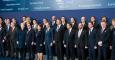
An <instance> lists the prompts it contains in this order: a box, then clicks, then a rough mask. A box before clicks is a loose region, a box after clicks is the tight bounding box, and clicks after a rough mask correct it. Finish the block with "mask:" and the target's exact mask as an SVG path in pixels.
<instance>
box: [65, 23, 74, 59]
mask: <svg viewBox="0 0 115 60" xmlns="http://www.w3.org/2000/svg"><path fill="white" fill-rule="evenodd" d="M67 29H68V30H66V31H65V34H64V47H65V48H66V54H67V60H70V59H71V60H75V54H74V45H75V43H74V42H75V31H74V30H73V29H72V24H70V23H67Z"/></svg>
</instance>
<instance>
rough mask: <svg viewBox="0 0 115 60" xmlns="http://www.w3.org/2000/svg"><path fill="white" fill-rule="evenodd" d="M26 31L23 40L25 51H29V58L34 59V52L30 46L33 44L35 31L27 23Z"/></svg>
mask: <svg viewBox="0 0 115 60" xmlns="http://www.w3.org/2000/svg"><path fill="white" fill-rule="evenodd" d="M27 28H28V30H27V33H26V40H25V46H26V52H28V53H29V59H30V60H33V59H34V52H33V48H32V46H33V45H34V39H35V32H34V30H32V27H31V25H30V24H29V23H28V24H27Z"/></svg>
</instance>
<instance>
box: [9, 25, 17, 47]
mask: <svg viewBox="0 0 115 60" xmlns="http://www.w3.org/2000/svg"><path fill="white" fill-rule="evenodd" d="M9 34H10V35H9V36H10V37H9V38H10V45H11V46H12V47H14V48H16V47H17V43H16V42H17V41H18V29H17V28H16V27H15V28H14V31H12V29H11V30H10V32H9Z"/></svg>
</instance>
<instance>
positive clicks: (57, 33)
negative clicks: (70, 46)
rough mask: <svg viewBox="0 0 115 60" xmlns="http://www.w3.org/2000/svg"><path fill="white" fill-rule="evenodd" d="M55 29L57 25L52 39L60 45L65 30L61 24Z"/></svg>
mask: <svg viewBox="0 0 115 60" xmlns="http://www.w3.org/2000/svg"><path fill="white" fill-rule="evenodd" d="M56 29H57V27H56V28H55V33H54V40H55V42H56V44H59V45H62V44H63V36H64V31H65V30H64V28H63V26H62V25H61V26H60V28H59V30H58V31H57V30H56Z"/></svg>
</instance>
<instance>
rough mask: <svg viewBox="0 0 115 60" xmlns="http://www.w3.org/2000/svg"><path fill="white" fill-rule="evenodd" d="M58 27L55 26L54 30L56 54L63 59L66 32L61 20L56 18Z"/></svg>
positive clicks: (60, 59)
mask: <svg viewBox="0 0 115 60" xmlns="http://www.w3.org/2000/svg"><path fill="white" fill-rule="evenodd" d="M56 24H57V27H56V28H55V32H54V41H53V43H55V47H56V55H57V59H58V60H63V52H62V47H63V35H64V34H63V33H64V28H63V26H62V25H61V20H60V19H57V20H56Z"/></svg>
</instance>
